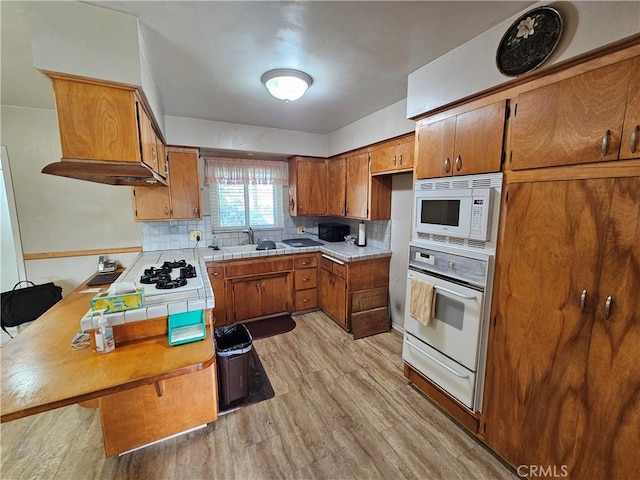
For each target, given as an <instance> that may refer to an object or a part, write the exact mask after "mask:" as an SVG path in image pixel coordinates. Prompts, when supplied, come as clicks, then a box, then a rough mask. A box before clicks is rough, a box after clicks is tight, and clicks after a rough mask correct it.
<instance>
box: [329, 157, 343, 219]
mask: <svg viewBox="0 0 640 480" xmlns="http://www.w3.org/2000/svg"><path fill="white" fill-rule="evenodd" d="M346 182H347V159H346V158H345V157H340V158H335V159H333V160H329V162H328V163H327V189H328V192H327V200H328V208H327V213H328V214H329V215H334V216H337V217H343V216H344V215H345V204H346V200H345V195H346Z"/></svg>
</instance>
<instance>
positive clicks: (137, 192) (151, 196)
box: [133, 186, 171, 221]
mask: <svg viewBox="0 0 640 480" xmlns="http://www.w3.org/2000/svg"><path fill="white" fill-rule="evenodd" d="M133 199H134V210H135V215H136V220H138V221H142V220H169V219H170V218H171V200H170V193H169V187H164V186H162V187H161V186H156V187H134V188H133Z"/></svg>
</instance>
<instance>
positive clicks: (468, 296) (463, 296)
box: [434, 285, 477, 300]
mask: <svg viewBox="0 0 640 480" xmlns="http://www.w3.org/2000/svg"><path fill="white" fill-rule="evenodd" d="M434 287H435V289H436V290H441V291H443V292H447V293H450V294H451V295H455V296H456V297H460V298H464V299H466V300H475V299H476V298H477V297H476V296H475V295H462V294H461V293H458V292H454V291H453V290H449V289H448V288H444V287H441V286H440V285H434Z"/></svg>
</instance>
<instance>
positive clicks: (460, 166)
mask: <svg viewBox="0 0 640 480" xmlns="http://www.w3.org/2000/svg"><path fill="white" fill-rule="evenodd" d="M461 168H462V157H461V156H460V155H458V156H457V157H456V170H458V171H460V169H461Z"/></svg>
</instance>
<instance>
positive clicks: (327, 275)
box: [320, 269, 348, 330]
mask: <svg viewBox="0 0 640 480" xmlns="http://www.w3.org/2000/svg"><path fill="white" fill-rule="evenodd" d="M320 307H321V308H322V310H324V311H325V312H326V313H327V315H329V316H330V317H331V318H333V319H334V320H335V321H336V322H338V323H339V324H340V325H341V326H342V327H343V328H344V329H345V330H346V329H347V328H348V323H347V295H346V283H345V280H344V279H343V278H340V277H337V276H336V275H333V274H332V273H331V272H329V271H328V270H325V269H321V270H320Z"/></svg>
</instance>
